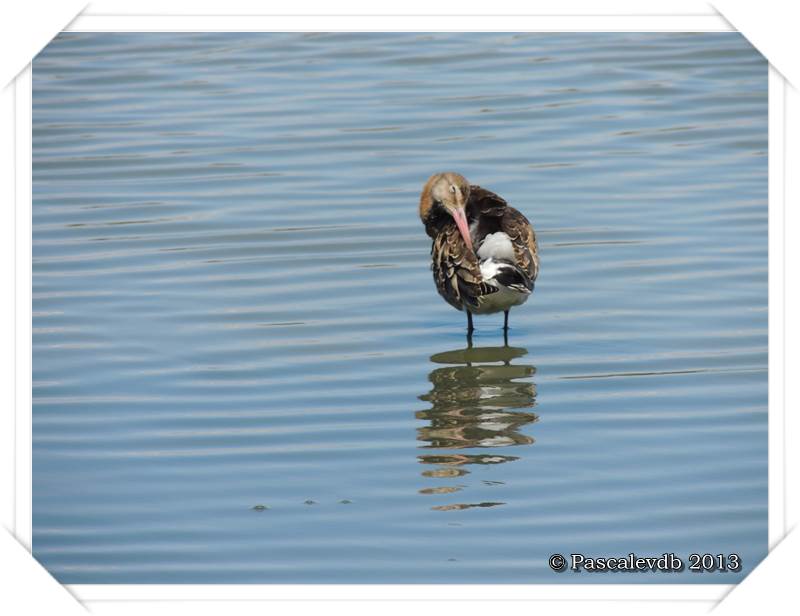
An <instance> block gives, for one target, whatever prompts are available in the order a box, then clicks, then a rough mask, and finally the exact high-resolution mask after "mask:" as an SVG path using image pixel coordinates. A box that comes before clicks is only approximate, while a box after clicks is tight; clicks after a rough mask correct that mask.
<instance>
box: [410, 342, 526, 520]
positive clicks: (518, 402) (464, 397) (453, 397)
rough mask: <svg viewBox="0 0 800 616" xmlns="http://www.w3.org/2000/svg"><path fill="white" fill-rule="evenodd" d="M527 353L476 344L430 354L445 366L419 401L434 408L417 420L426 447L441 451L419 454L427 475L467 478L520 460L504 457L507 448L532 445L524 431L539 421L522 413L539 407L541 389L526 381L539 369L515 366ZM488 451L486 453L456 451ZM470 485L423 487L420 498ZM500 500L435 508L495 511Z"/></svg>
mask: <svg viewBox="0 0 800 616" xmlns="http://www.w3.org/2000/svg"><path fill="white" fill-rule="evenodd" d="M527 354H528V351H527V350H526V349H524V348H520V347H510V346H508V345H506V346H502V347H482V348H475V347H473V346H472V345H471V344H470V345H469V346H467V348H465V349H457V350H454V351H445V352H443V353H436V354H435V355H433V356H431V362H433V363H434V364H440V365H442V367H437V368H434V369H433V370H432V371H431V373H430V374H429V375H428V380H429V381H430V382H431V384H432V385H433V388H432V389H431V390H430V391H429V392H428V393H427V394H424V395H422V396H419V398H420V400H424V401H425V402H428V403H430V405H431V408H429V409H426V410H422V411H418V412H417V413H416V417H417V419H421V420H423V421H425V422H427V425H425V426H423V427H421V428H419V429H418V430H417V432H418V434H417V439H419V440H420V441H421V442H422V443H423V445H421V447H423V448H426V449H431V450H436V451H435V452H432V453H426V454H424V455H420V456H419V461H420V463H422V464H429V465H431V466H432V467H434V468H431V469H428V470H425V471H423V473H422V475H423V476H424V477H433V478H442V479H444V478H446V479H458V478H459V477H463V476H465V475H468V474H469V473H470V471H469V470H468V469H467V468H466V467H467V466H469V465H471V464H483V465H489V464H504V463H506V462H513V461H515V460H517V459H518V456H512V455H507V454H505V453H500V451H499V450H500V449H501V448H504V447H512V446H519V445H532V444H533V442H534V440H533V438H531V437H530V436H528V435H526V434H523V433H522V432H521V428H522V427H523V426H526V425H528V424H532V423H534V422H536V421H538V419H539V417H538V416H537V415H536V414H535V413H531V412H527V411H522V410H520V409H527V408H532V407H533V406H534V405H535V404H536V385H535V384H534V383H533V382H530V381H521V380H520V379H527V378H530V377H532V376H533V375H534V374H536V368H535V367H534V366H531V365H528V364H523V363H517V364H512V363H511V362H512V361H513V360H517V359H519V358H521V357H524V356H525V355H527ZM462 449H464V450H466V449H486V450H488V451H486V452H481V453H472V452H456V451H455V450H462ZM465 487H466V486H465V485H463V484H456V485H451V486H439V487H430V488H423V489H421V490H420V493H421V494H427V495H430V494H450V493H453V492H459V491H461V490H462V489H463V488H465ZM502 504H504V503H500V502H478V503H454V504H447V505H439V506H434V507H432V509H434V510H437V511H450V510H459V509H469V508H472V507H493V506H496V505H502Z"/></svg>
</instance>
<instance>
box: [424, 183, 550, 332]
mask: <svg viewBox="0 0 800 616" xmlns="http://www.w3.org/2000/svg"><path fill="white" fill-rule="evenodd" d="M419 217H420V218H421V219H422V223H423V224H424V225H425V231H426V232H427V234H428V235H429V236H430V237H431V239H432V240H433V244H432V246H431V259H432V261H433V263H432V265H431V269H432V270H433V280H434V282H435V283H436V289H437V290H438V291H439V294H440V295H441V296H442V297H443V298H444V299H445V301H447V303H448V304H450V305H451V306H453V307H454V308H456V309H458V310H465V311H466V312H467V333H468V334H469V335H471V334H472V332H473V330H474V327H473V325H472V315H473V314H492V313H495V312H501V311H502V312H504V313H505V319H504V324H503V331H505V332H507V331H508V311H509V310H511V308H512V307H513V306H519V305H520V304H523V303H525V301H526V300H527V299H528V297H529V296H530V294H531V293H532V292H533V285H534V281H535V280H536V276H537V275H538V274H539V251H538V248H537V246H536V234H535V233H534V231H533V227H532V226H531V224H530V223H529V222H528V219H527V218H525V217H524V216H523V215H522V214H520V213H519V212H518V211H517V210H515V209H514V208H513V207H511V206H510V205H508V204H507V203H506V202H505V200H504V199H502V198H501V197H499V196H498V195H496V194H494V193H493V192H491V191H489V190H486V189H485V188H481V187H480V186H471V185H470V184H469V182H467V180H466V179H465V178H464V177H463V176H461V175H459V174H458V173H437V174H435V175H432V176H431V177H430V179H428V181H427V182H426V183H425V187H424V188H423V189H422V195H421V196H420V200H419Z"/></svg>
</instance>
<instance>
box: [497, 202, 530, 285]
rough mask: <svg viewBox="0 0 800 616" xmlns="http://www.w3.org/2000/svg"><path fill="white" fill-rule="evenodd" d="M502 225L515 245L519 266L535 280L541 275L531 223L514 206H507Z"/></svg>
mask: <svg viewBox="0 0 800 616" xmlns="http://www.w3.org/2000/svg"><path fill="white" fill-rule="evenodd" d="M501 227H502V229H503V231H504V232H505V233H506V235H508V237H509V238H510V239H511V243H512V244H513V246H514V256H515V257H516V261H517V266H518V267H519V268H520V269H521V270H522V271H523V272H525V273H526V274H527V275H528V277H529V278H530V279H531V282H533V281H534V280H536V277H537V276H538V275H539V247H538V245H537V244H536V232H535V231H534V230H533V227H532V226H531V223H529V222H528V219H527V218H525V216H523V215H522V214H521V213H519V212H518V211H517V210H515V209H514V208H513V207H507V208H505V212H504V213H503V220H502V223H501Z"/></svg>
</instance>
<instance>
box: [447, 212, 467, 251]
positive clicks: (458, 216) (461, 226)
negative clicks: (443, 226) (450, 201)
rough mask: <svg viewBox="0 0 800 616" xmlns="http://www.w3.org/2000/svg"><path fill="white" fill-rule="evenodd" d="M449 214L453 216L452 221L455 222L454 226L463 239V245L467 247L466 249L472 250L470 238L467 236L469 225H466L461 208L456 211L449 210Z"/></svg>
mask: <svg viewBox="0 0 800 616" xmlns="http://www.w3.org/2000/svg"><path fill="white" fill-rule="evenodd" d="M450 213H451V214H452V216H453V220H455V221H456V226H457V227H458V230H459V232H460V233H461V237H463V238H464V243H465V244H466V245H467V248H469V249H470V250H472V238H471V237H470V234H469V224H468V223H467V214H466V212H465V211H464V209H463V208H461V209H457V210H450Z"/></svg>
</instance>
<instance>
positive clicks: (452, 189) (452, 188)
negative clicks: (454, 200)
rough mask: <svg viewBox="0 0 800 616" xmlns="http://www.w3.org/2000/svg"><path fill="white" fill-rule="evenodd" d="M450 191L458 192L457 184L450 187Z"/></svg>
mask: <svg viewBox="0 0 800 616" xmlns="http://www.w3.org/2000/svg"><path fill="white" fill-rule="evenodd" d="M450 192H451V193H453V194H455V192H456V187H455V186H451V187H450Z"/></svg>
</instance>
